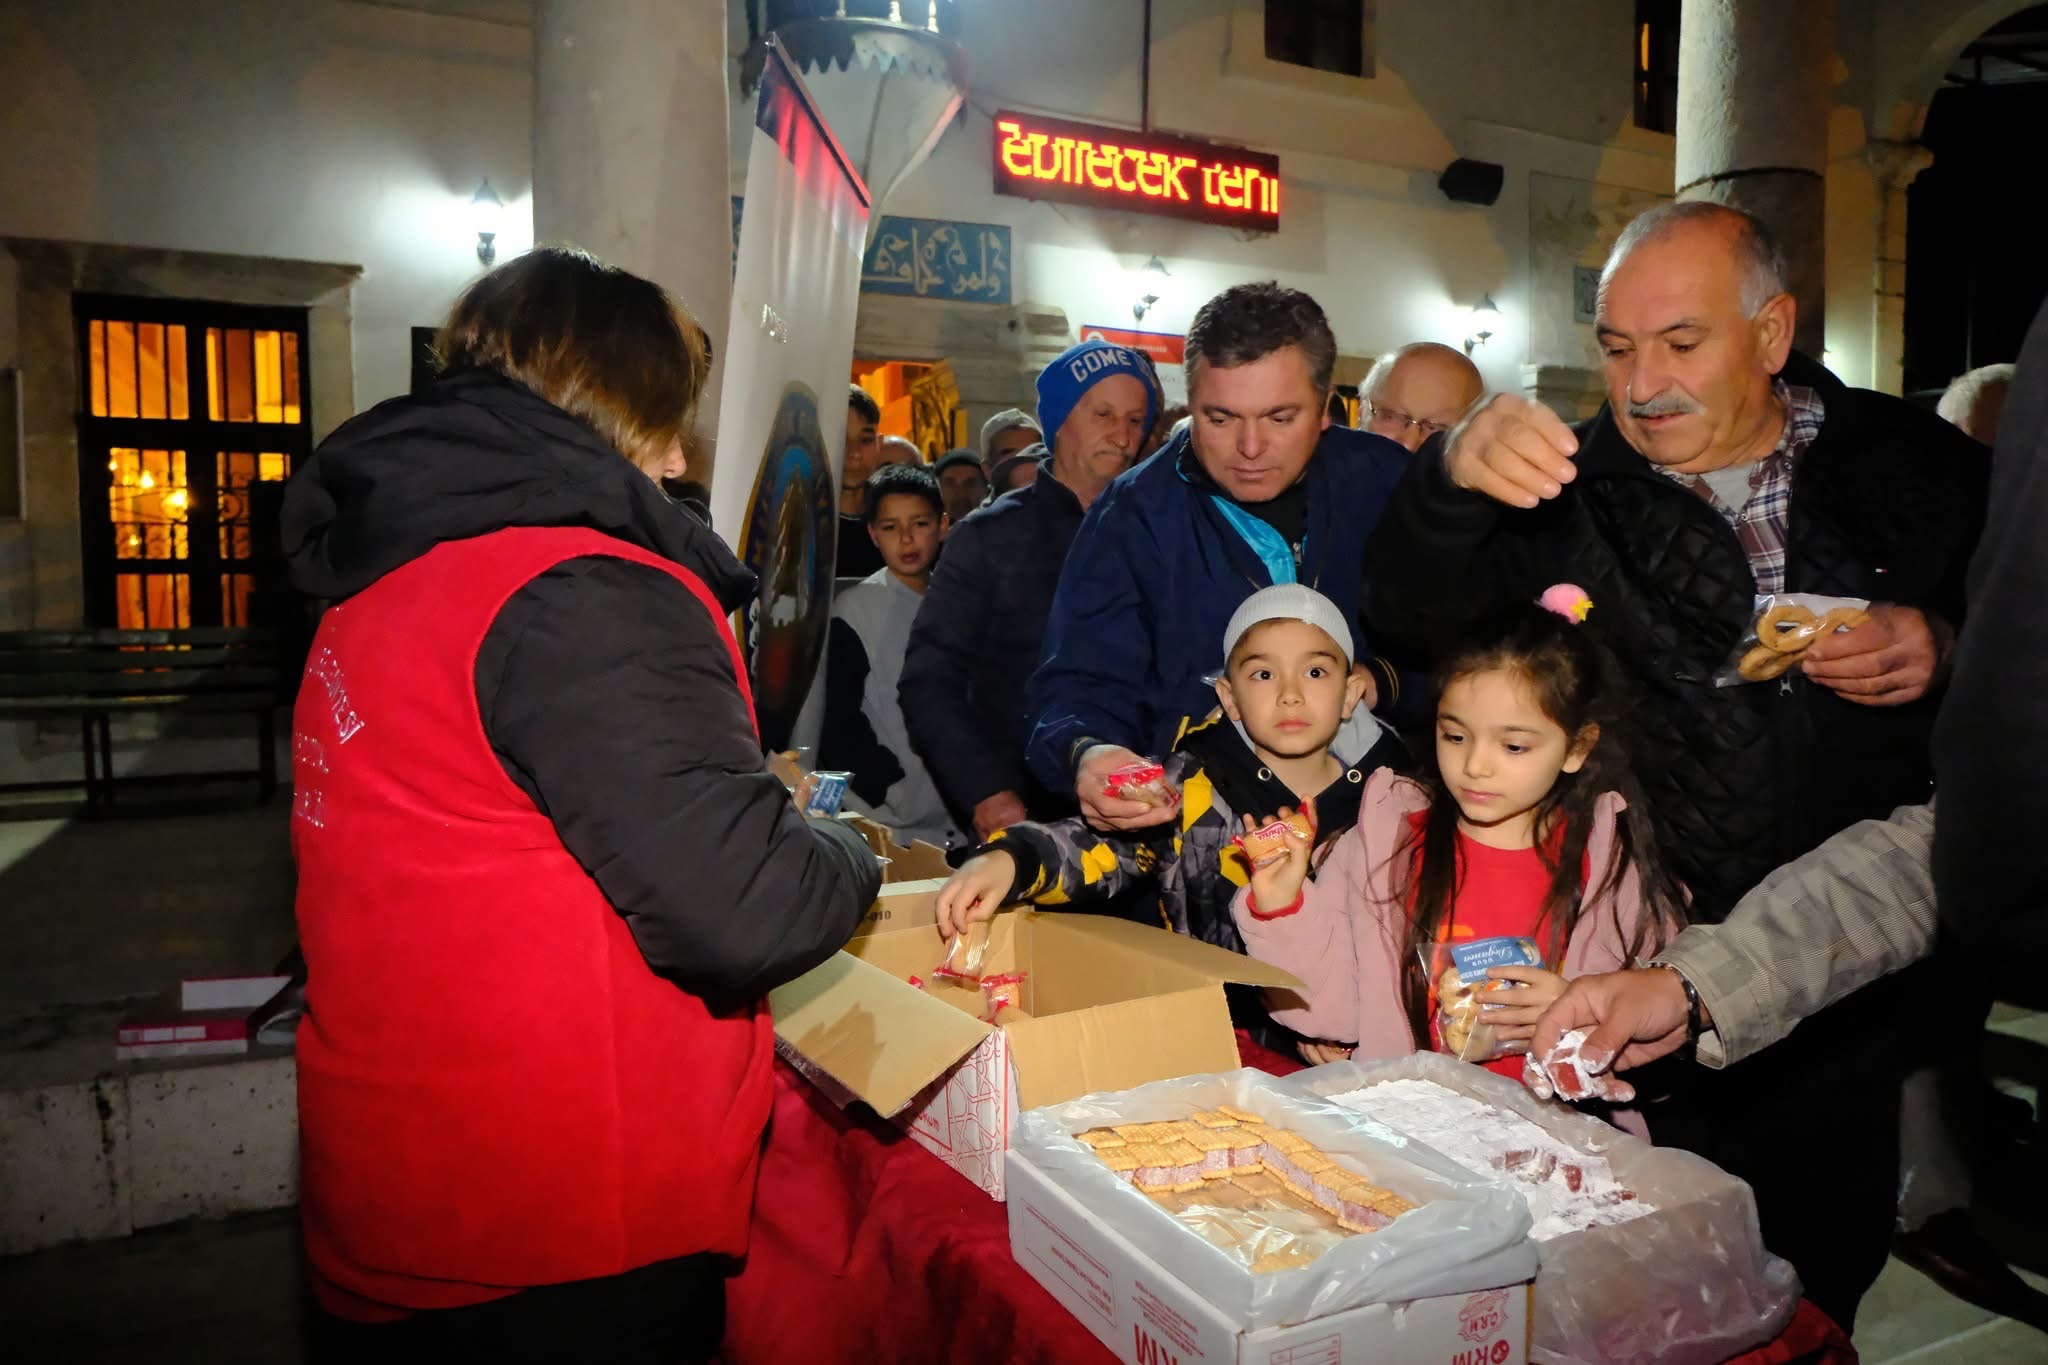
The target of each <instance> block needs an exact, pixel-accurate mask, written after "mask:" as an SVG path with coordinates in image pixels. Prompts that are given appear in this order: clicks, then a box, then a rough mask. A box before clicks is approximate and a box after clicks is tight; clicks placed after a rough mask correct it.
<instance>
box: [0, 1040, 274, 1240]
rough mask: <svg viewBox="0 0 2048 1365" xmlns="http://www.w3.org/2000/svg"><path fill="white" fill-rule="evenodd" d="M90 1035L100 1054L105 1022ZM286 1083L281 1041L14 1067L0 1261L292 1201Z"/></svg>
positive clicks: (7, 1093)
mask: <svg viewBox="0 0 2048 1365" xmlns="http://www.w3.org/2000/svg"><path fill="white" fill-rule="evenodd" d="M97 1039H98V1047H99V1048H100V1049H102V1054H101V1055H103V1056H105V1055H107V1054H111V1052H112V1050H113V1048H112V1042H111V1039H112V1030H111V1028H108V1029H107V1030H105V1031H103V1032H98V1033H97ZM297 1082H298V1070H297V1066H296V1064H295V1060H294V1058H293V1056H292V1053H291V1050H290V1049H289V1048H261V1049H258V1050H256V1051H252V1052H250V1053H248V1054H237V1055H233V1056H227V1057H204V1058H164V1059H155V1060H151V1061H147V1062H129V1063H112V1062H111V1059H110V1061H109V1064H108V1065H107V1066H106V1067H105V1068H104V1069H103V1070H101V1071H100V1072H99V1074H97V1075H94V1076H92V1077H91V1078H90V1079H88V1080H83V1081H79V1080H69V1081H61V1080H60V1081H51V1080H44V1081H41V1082H38V1081H36V1080H32V1079H28V1078H27V1077H25V1076H23V1075H21V1074H19V1073H17V1075H16V1076H15V1077H13V1078H12V1083H11V1084H9V1085H7V1086H6V1087H5V1088H0V1255H11V1254H14V1253H18V1252H23V1251H33V1250H36V1249H38V1248H41V1247H48V1246H55V1245H57V1244H58V1243H60V1242H70V1241H82V1240H93V1239H97V1238H104V1237H124V1236H126V1235H128V1234H129V1233H131V1232H134V1231H136V1230H138V1229H141V1228H151V1227H158V1226H160V1225H162V1224H165V1223H175V1222H178V1221H180V1220H183V1219H188V1218H221V1217H226V1216H227V1215H229V1214H236V1213H250V1212H254V1211H256V1210H260V1209H274V1208H281V1207H284V1206H287V1205H290V1204H293V1203H295V1202H297V1199H298V1188H299V1128H298V1104H297Z"/></svg>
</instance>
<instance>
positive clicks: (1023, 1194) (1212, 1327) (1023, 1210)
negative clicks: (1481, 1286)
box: [1006, 1153, 1529, 1365]
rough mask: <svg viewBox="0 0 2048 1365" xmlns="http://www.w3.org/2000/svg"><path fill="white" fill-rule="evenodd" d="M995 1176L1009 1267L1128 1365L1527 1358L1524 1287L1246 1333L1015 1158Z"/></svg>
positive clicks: (1435, 1363) (1516, 1361)
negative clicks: (1005, 1189) (1003, 1182)
mask: <svg viewBox="0 0 2048 1365" xmlns="http://www.w3.org/2000/svg"><path fill="white" fill-rule="evenodd" d="M1006 1175H1007V1179H1008V1184H1009V1192H1010V1199H1009V1206H1010V1207H1009V1213H1010V1250H1011V1253H1012V1254H1013V1255H1015V1256H1016V1258H1017V1264H1019V1265H1021V1266H1023V1267H1024V1268H1025V1269H1026V1270H1027V1271H1029V1272H1030V1273H1031V1275H1032V1277H1033V1278H1034V1279H1036V1280H1037V1281H1038V1282H1039V1283H1040V1284H1042V1285H1044V1286H1045V1287H1046V1289H1047V1290H1048V1291H1049V1292H1050V1293H1051V1294H1052V1296H1053V1297H1054V1298H1056V1299H1058V1300H1059V1301H1060V1303H1061V1304H1062V1305H1063V1306H1064V1307H1065V1308H1066V1310H1067V1311H1068V1312H1070V1313H1072V1314H1073V1315H1074V1316H1075V1317H1076V1318H1078V1319H1079V1320H1080V1321H1081V1323H1082V1324H1083V1325H1084V1326H1086V1327H1087V1328H1088V1330H1089V1331H1091V1332H1093V1333H1094V1334H1095V1336H1096V1338H1097V1339H1098V1340H1100V1341H1101V1342H1102V1344H1103V1345H1105V1346H1107V1347H1108V1348H1109V1349H1110V1351H1111V1352H1113V1353H1114V1354H1115V1355H1116V1358H1117V1359H1118V1360H1121V1361H1125V1362H1127V1365H1197V1363H1198V1362H1200V1363H1202V1365H1226V1363H1227V1365H1344V1362H1347V1361H1349V1362H1365V1361H1370V1362H1373V1363H1374V1365H1523V1362H1526V1361H1527V1360H1528V1358H1529V1287H1528V1286H1527V1285H1526V1284H1523V1285H1515V1286H1512V1287H1510V1288H1506V1289H1488V1290H1482V1291H1480V1292H1478V1293H1473V1294H1453V1295H1448V1296H1446V1297H1443V1298H1431V1299H1416V1300H1414V1301H1412V1302H1409V1303H1393V1304H1384V1303H1383V1304H1372V1305H1369V1306H1367V1307H1364V1308H1350V1309H1346V1310H1344V1311H1343V1312H1340V1313H1333V1314H1331V1315H1329V1316H1327V1317H1320V1318H1314V1319H1311V1320H1310V1321H1308V1322H1304V1323H1300V1324H1297V1325H1295V1326H1291V1327H1269V1328H1265V1329H1262V1330H1259V1331H1247V1330H1245V1329H1244V1328H1243V1327H1242V1326H1240V1325H1239V1324H1238V1323H1236V1322H1233V1321H1232V1320H1231V1319H1230V1318H1229V1317H1228V1316H1226V1315H1225V1314H1224V1313H1223V1312H1222V1311H1221V1310H1219V1309H1217V1308H1216V1307H1215V1306H1214V1305H1212V1304H1211V1303H1209V1302H1208V1301H1207V1300H1205V1299H1204V1298H1203V1297H1202V1296H1201V1295H1199V1294H1196V1293H1195V1292H1194V1291H1192V1290H1190V1289H1189V1288H1188V1287H1187V1286H1186V1285H1184V1284H1183V1283H1181V1281H1180V1280H1179V1279H1177V1278H1175V1277H1174V1276H1173V1275H1172V1274H1170V1273H1169V1272H1167V1271H1166V1270H1164V1269H1162V1268H1160V1266H1159V1265H1158V1264H1157V1263H1156V1262H1155V1261H1153V1259H1152V1258H1151V1257H1150V1256H1148V1255H1146V1254H1145V1252H1143V1251H1141V1250H1139V1249H1138V1248H1137V1247H1136V1246H1135V1245H1133V1244H1132V1243H1131V1242H1130V1241H1129V1240H1128V1239H1126V1238H1125V1237H1123V1236H1122V1235H1120V1234H1119V1233H1117V1232H1116V1231H1114V1230H1113V1229H1111V1228H1110V1227H1108V1226H1107V1225H1106V1224H1104V1223H1103V1222H1102V1220H1101V1219H1099V1218H1097V1217H1095V1215H1093V1214H1092V1213H1090V1212H1089V1211H1088V1210H1087V1209H1086V1208H1083V1207H1082V1206H1081V1204H1080V1203H1078V1202H1077V1201H1076V1200H1075V1199H1074V1198H1073V1196H1072V1195H1070V1194H1068V1193H1067V1192H1066V1191H1065V1190H1063V1189H1061V1188H1060V1187H1059V1186H1058V1185H1056V1184H1054V1183H1053V1182H1052V1181H1051V1180H1049V1179H1048V1178H1047V1177H1046V1176H1045V1175H1044V1173H1042V1172H1041V1171H1039V1170H1038V1169H1037V1168H1036V1167H1035V1166H1033V1165H1032V1164H1031V1162H1030V1161H1029V1160H1028V1159H1027V1158H1025V1157H1024V1156H1022V1155H1020V1154H1014V1153H1013V1154H1012V1155H1011V1157H1010V1159H1009V1162H1008V1163H1007V1169H1006ZM1189 1235H1190V1236H1193V1235H1194V1234H1193V1233H1190V1234H1189Z"/></svg>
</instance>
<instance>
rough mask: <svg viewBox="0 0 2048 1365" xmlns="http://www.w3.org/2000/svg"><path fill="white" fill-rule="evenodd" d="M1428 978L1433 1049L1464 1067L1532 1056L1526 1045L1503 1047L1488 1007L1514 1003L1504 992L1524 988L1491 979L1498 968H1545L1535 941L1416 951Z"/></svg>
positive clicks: (1470, 942)
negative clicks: (1446, 1054) (1453, 1058)
mask: <svg viewBox="0 0 2048 1365" xmlns="http://www.w3.org/2000/svg"><path fill="white" fill-rule="evenodd" d="M1415 953H1416V956H1417V957H1418V958H1419V959H1420V960H1421V962H1422V969H1423V970H1424V971H1426V972H1428V973H1429V982H1430V991H1429V993H1430V1011H1429V1033H1430V1039H1429V1041H1430V1047H1431V1049H1432V1050H1434V1051H1437V1052H1448V1053H1449V1054H1450V1055H1451V1056H1453V1057H1456V1058H1457V1059H1458V1060H1459V1061H1461V1062H1490V1061H1492V1060H1494V1059H1495V1058H1496V1057H1512V1056H1515V1055H1517V1054H1520V1053H1524V1052H1527V1051H1528V1050H1529V1045H1528V1044H1527V1043H1526V1042H1512V1043H1510V1042H1503V1041H1502V1040H1501V1038H1500V1036H1499V1035H1498V1034H1496V1033H1495V1032H1494V1030H1493V1026H1492V1025H1491V1024H1489V1023H1487V1021H1486V1011H1487V1006H1488V1005H1489V1004H1506V1003H1512V1002H1509V1001H1505V1000H1503V999H1502V998H1501V995H1500V992H1502V991H1514V990H1519V989H1521V983H1520V982H1516V981H1505V980H1501V979H1499V978H1497V977H1493V976H1489V975H1487V973H1488V971H1489V970H1490V969H1491V968H1494V967H1541V966H1543V965H1544V963H1543V953H1542V950H1541V949H1539V948H1537V946H1536V940H1535V939H1533V938H1524V937H1513V938H1478V939H1465V940H1463V941H1461V942H1453V943H1437V944H1433V945H1431V946H1430V947H1427V948H1417V949H1416V950H1415Z"/></svg>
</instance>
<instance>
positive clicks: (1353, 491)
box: [1026, 427, 1409, 793]
mask: <svg viewBox="0 0 2048 1365" xmlns="http://www.w3.org/2000/svg"><path fill="white" fill-rule="evenodd" d="M1408 458H1409V457H1408V454H1407V452H1406V451H1404V450H1403V449H1402V448H1401V447H1400V446H1398V445H1396V444H1395V443H1394V442H1392V441H1389V440H1387V439H1386V438H1385V437H1381V436H1375V435H1372V434H1371V433H1369V432H1363V431H1355V430H1353V429H1351V428H1349V427H1330V428H1329V429H1327V430H1325V431H1324V432H1323V434H1322V436H1321V438H1320V439H1319V440H1318V441H1317V443H1316V451H1315V454H1314V455H1313V456H1312V457H1311V458H1310V459H1309V462H1308V468H1307V470H1306V472H1305V473H1304V474H1303V480H1304V484H1305V487H1304V500H1305V508H1306V518H1305V530H1306V534H1305V536H1304V539H1303V541H1302V545H1301V562H1300V565H1299V567H1298V568H1297V566H1296V565H1295V564H1294V562H1293V554H1292V551H1291V549H1290V547H1289V546H1288V545H1287V544H1286V542H1285V540H1284V538H1283V537H1282V536H1281V535H1280V534H1279V532H1277V531H1275V530H1273V529H1272V528H1271V527H1269V526H1267V525H1266V524H1265V523H1264V522H1261V521H1259V520H1258V519H1257V518H1256V517H1255V516H1253V515H1252V514H1251V513H1250V512H1248V511H1246V510H1245V509H1244V508H1243V507H1240V506H1238V505H1237V504H1235V503H1233V502H1231V501H1230V499H1229V498H1228V497H1227V496H1226V495H1225V494H1224V493H1223V492H1222V490H1221V489H1219V488H1218V487H1217V486H1216V484H1215V483H1214V482H1213V481H1212V480H1211V479H1210V478H1209V476H1208V475H1207V474H1206V473H1204V472H1203V470H1202V467H1201V464H1200V463H1199V462H1198V461H1197V460H1196V459H1195V453H1194V449H1193V447H1192V445H1191V444H1190V442H1189V439H1188V433H1187V432H1186V431H1182V432H1180V433H1179V434H1178V435H1176V436H1175V437H1174V438H1173V439H1172V440H1171V441H1169V442H1167V444H1166V445H1165V446H1164V447H1162V448H1161V449H1160V450H1159V451H1158V452H1157V453H1156V454H1154V455H1153V456H1152V457H1151V458H1150V459H1148V460H1146V461H1145V462H1144V463H1143V464H1141V465H1138V466H1137V467H1136V468H1134V469H1131V470H1129V471H1127V472H1126V473H1124V474H1123V475H1122V476H1121V477H1119V478H1118V479H1117V481H1116V482H1115V483H1113V484H1111V485H1110V486H1109V491H1108V492H1106V493H1104V494H1103V495H1102V496H1101V497H1100V498H1098V499H1097V500H1096V502H1095V505H1094V506H1093V507H1091V508H1089V509H1088V516H1087V519H1086V520H1084V521H1083V522H1082V523H1081V531H1080V534H1079V535H1077V536H1076V537H1075V538H1074V546H1073V549H1072V550H1070V551H1069V552H1068V554H1067V563H1066V568H1065V570H1064V571H1063V572H1062V573H1061V574H1060V586H1059V592H1058V593H1057V594H1056V595H1055V596H1054V598H1053V604H1052V617H1051V619H1050V620H1049V621H1048V622H1047V624H1046V631H1045V649H1044V654H1043V656H1042V660H1041V662H1040V663H1039V666H1038V671H1037V672H1036V673H1035V674H1034V675H1033V676H1032V679H1031V687H1030V691H1029V696H1028V710H1029V714H1030V716H1031V719H1032V733H1031V741H1030V746H1029V748H1028V750H1027V754H1026V756H1027V758H1028V759H1029V761H1030V764H1031V771H1032V773H1033V774H1034V775H1035V776H1036V777H1037V778H1038V780H1039V781H1040V782H1042V783H1044V784H1045V785H1046V786H1047V787H1048V788H1050V789H1051V790H1053V791H1056V792H1062V793H1070V792H1072V791H1073V790H1074V764H1075V761H1076V760H1077V758H1078V757H1079V755H1080V752H1081V750H1082V749H1084V748H1085V747H1087V746H1088V745H1089V744H1094V743H1103V744H1121V745H1124V746H1126V747H1127V748H1130V749H1134V750H1136V751H1138V752H1140V753H1149V754H1163V753H1166V752H1167V751H1168V750H1169V749H1170V748H1171V746H1172V744H1173V740H1174V732H1175V730H1176V729H1177V728H1178V726H1179V723H1180V720H1181V718H1182V717H1183V716H1189V715H1203V714H1206V713H1207V712H1208V710H1209V709H1210V708H1211V707H1212V706H1214V705H1215V703H1216V693H1215V690H1214V688H1213V687H1211V685H1210V683H1209V681H1208V679H1209V678H1211V677H1212V676H1214V675H1215V674H1216V673H1218V672H1220V671H1221V670H1222V667H1223V630H1224V627H1225V626H1227V625H1229V623H1230V616H1231V613H1232V612H1234V611H1236V610H1237V608H1238V606H1239V604H1240V603H1242V602H1243V601H1244V600H1245V598H1247V597H1249V596H1251V595H1252V594H1253V593H1254V592H1257V591H1258V590H1259V589H1260V588H1264V587H1270V586H1271V585H1272V584H1274V583H1275V582H1288V581H1297V582H1301V583H1304V584H1306V585H1308V586H1309V587H1312V588H1314V589H1316V590H1317V591H1318V592H1321V593H1322V594H1323V595H1324V596H1326V597H1328V598H1329V599H1330V600H1331V601H1332V602H1335V603H1336V604H1337V606H1338V608H1339V609H1340V610H1341V611H1343V613H1344V614H1345V616H1346V617H1347V618H1348V619H1349V620H1350V622H1351V628H1352V632H1353V637H1354V643H1355V648H1356V650H1357V653H1358V657H1360V658H1361V659H1368V660H1369V659H1370V651H1369V650H1368V649H1367V646H1366V641H1365V633H1364V630H1363V629H1362V623H1361V622H1360V619H1359V600H1360V595H1361V586H1362V578H1363V575H1364V572H1365V543H1366V540H1367V539H1368V538H1369V537H1370V536H1371V535H1372V531H1373V527H1374V526H1375V525H1377V524H1378V522H1379V519H1380V512H1381V510H1382V509H1383V508H1384V507H1385V506H1386V504H1387V499H1388V497H1389V496H1390V495H1391V494H1392V492H1393V489H1394V485H1395V484H1396V483H1398V482H1399V481H1400V478H1401V474H1402V471H1403V470H1404V469H1405V468H1406V467H1407V461H1408ZM1377 681H1378V685H1379V691H1380V698H1381V709H1382V710H1384V709H1386V707H1387V706H1389V705H1391V704H1392V703H1393V702H1394V701H1395V700H1396V699H1397V698H1396V697H1395V696H1394V695H1391V694H1393V693H1395V692H1397V690H1398V684H1397V682H1396V681H1395V679H1394V678H1393V676H1392V675H1391V674H1390V673H1389V672H1388V671H1387V670H1386V669H1385V668H1381V669H1380V670H1379V676H1378V679H1377ZM1352 757H1356V755H1353V756H1352Z"/></svg>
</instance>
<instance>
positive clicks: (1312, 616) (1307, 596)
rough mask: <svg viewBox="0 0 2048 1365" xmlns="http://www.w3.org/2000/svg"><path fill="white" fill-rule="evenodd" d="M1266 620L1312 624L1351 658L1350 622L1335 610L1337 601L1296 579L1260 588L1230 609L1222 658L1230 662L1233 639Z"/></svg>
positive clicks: (1233, 645) (1348, 658) (1234, 642)
mask: <svg viewBox="0 0 2048 1365" xmlns="http://www.w3.org/2000/svg"><path fill="white" fill-rule="evenodd" d="M1268 621H1301V622H1304V623H1305V624H1308V625H1311V626H1314V627H1315V628H1316V629H1317V630H1320V631H1321V632H1323V634H1325V635H1327V636H1329V637H1330V638H1331V639H1332V640H1335V641H1336V642H1337V647H1338V648H1339V649H1341V650H1343V651H1344V662H1345V663H1347V664H1348V663H1351V662H1352V661H1353V654H1352V645H1351V623H1350V622H1348V621H1346V620H1345V619H1344V613H1343V612H1341V611H1339V610H1337V604H1336V603H1335V602H1332V601H1331V600H1330V599H1329V598H1327V597H1325V596H1323V595H1322V594H1321V593H1319V592H1317V591H1316V590H1315V589H1314V588H1305V587H1303V586H1302V585H1301V584H1299V583H1275V584H1274V585H1273V586H1272V587H1270V588H1260V589H1259V590H1258V591H1257V592H1255V593H1253V594H1252V595H1251V596H1250V597H1247V598H1245V600H1244V605H1243V606H1240V607H1239V608H1238V609H1237V610H1236V611H1235V612H1233V613H1231V617H1230V624H1229V625H1228V626H1225V627H1224V628H1223V662H1224V664H1225V665H1226V666H1228V664H1229V663H1230V656H1231V654H1232V653H1233V652H1235V651H1236V649H1237V642H1238V641H1239V640H1242V639H1243V638H1244V637H1245V632H1246V631H1249V630H1250V629H1251V628H1252V627H1253V626H1258V625H1264V624H1265V623H1266V622H1268Z"/></svg>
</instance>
